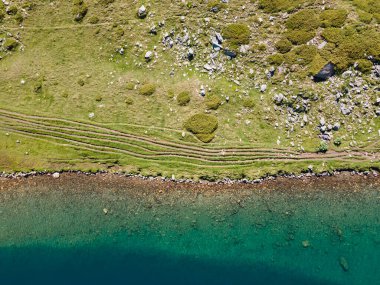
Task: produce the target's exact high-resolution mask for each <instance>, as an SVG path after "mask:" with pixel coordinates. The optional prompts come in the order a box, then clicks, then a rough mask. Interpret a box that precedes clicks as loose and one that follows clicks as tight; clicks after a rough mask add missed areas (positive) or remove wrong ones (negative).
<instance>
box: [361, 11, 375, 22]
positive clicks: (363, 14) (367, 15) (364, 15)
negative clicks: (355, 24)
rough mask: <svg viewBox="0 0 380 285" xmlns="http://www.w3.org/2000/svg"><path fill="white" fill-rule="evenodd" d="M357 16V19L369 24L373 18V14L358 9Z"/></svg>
mask: <svg viewBox="0 0 380 285" xmlns="http://www.w3.org/2000/svg"><path fill="white" fill-rule="evenodd" d="M358 16H359V20H360V21H361V22H363V23H365V24H369V23H371V22H372V20H373V15H372V14H371V13H367V12H363V11H359V12H358Z"/></svg>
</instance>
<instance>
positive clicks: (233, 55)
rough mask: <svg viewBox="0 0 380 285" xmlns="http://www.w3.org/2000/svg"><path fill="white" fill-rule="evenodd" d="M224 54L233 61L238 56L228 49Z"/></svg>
mask: <svg viewBox="0 0 380 285" xmlns="http://www.w3.org/2000/svg"><path fill="white" fill-rule="evenodd" d="M224 54H225V55H226V56H228V57H229V58H231V59H233V58H235V57H236V56H237V54H236V52H234V51H232V50H228V49H225V50H224Z"/></svg>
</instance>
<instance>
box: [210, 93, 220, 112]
mask: <svg viewBox="0 0 380 285" xmlns="http://www.w3.org/2000/svg"><path fill="white" fill-rule="evenodd" d="M221 104H222V100H221V99H220V97H219V96H217V95H211V96H209V97H208V98H207V99H206V107H207V109H209V110H217V109H218V108H219V106H220V105H221Z"/></svg>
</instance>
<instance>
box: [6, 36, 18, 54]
mask: <svg viewBox="0 0 380 285" xmlns="http://www.w3.org/2000/svg"><path fill="white" fill-rule="evenodd" d="M18 45H19V43H18V42H17V41H16V40H15V39H14V38H7V39H6V40H5V42H4V43H3V47H4V49H5V50H8V51H12V50H15V49H16V48H17V47H18Z"/></svg>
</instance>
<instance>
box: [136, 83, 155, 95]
mask: <svg viewBox="0 0 380 285" xmlns="http://www.w3.org/2000/svg"><path fill="white" fill-rule="evenodd" d="M154 92H156V85H154V84H152V83H148V84H144V85H142V86H141V87H140V90H139V93H140V95H145V96H150V95H153V94H154Z"/></svg>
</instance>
